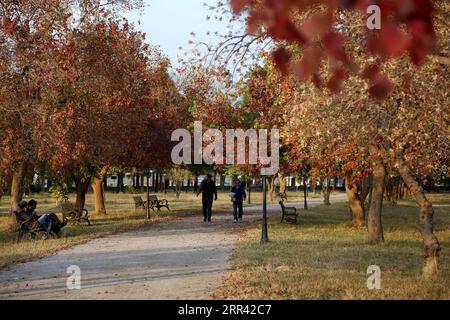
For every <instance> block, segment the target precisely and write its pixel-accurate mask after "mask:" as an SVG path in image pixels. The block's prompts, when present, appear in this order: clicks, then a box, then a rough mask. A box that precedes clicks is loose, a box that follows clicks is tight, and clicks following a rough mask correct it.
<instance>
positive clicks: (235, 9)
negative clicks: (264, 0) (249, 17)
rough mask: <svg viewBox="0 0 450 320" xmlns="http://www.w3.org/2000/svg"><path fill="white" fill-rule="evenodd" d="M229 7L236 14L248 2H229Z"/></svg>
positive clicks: (238, 0)
mask: <svg viewBox="0 0 450 320" xmlns="http://www.w3.org/2000/svg"><path fill="white" fill-rule="evenodd" d="M230 5H231V9H233V12H234V13H235V14H238V13H241V11H242V10H244V8H245V7H246V6H247V5H248V0H230Z"/></svg>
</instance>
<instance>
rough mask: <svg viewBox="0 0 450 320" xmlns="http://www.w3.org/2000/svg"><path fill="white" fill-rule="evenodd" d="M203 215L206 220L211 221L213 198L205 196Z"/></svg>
mask: <svg viewBox="0 0 450 320" xmlns="http://www.w3.org/2000/svg"><path fill="white" fill-rule="evenodd" d="M202 203H203V217H204V218H205V221H206V220H208V221H211V217H212V205H213V198H203V200H202Z"/></svg>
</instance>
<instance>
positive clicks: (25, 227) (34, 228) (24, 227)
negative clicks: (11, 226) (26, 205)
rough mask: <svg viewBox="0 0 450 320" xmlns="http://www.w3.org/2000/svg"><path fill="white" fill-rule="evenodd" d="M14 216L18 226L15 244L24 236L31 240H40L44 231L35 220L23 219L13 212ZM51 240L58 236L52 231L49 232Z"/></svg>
mask: <svg viewBox="0 0 450 320" xmlns="http://www.w3.org/2000/svg"><path fill="white" fill-rule="evenodd" d="M14 215H15V217H16V221H17V224H18V225H19V230H18V235H17V242H20V240H22V239H23V238H24V237H25V236H27V235H28V236H30V237H31V238H32V239H38V238H42V236H43V235H44V233H45V230H44V229H43V228H41V227H39V224H38V222H37V221H36V220H33V219H30V218H23V217H21V216H20V215H19V213H18V212H17V211H14ZM50 237H51V238H57V237H58V235H57V234H55V233H54V232H53V231H52V232H50Z"/></svg>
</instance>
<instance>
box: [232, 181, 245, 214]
mask: <svg viewBox="0 0 450 320" xmlns="http://www.w3.org/2000/svg"><path fill="white" fill-rule="evenodd" d="M231 196H232V201H233V209H234V222H235V223H236V222H238V221H239V220H241V221H242V217H243V214H244V209H243V204H244V200H245V199H246V198H247V193H246V192H245V188H244V187H243V186H242V185H241V181H240V180H236V182H235V183H234V187H233V189H231ZM238 210H239V213H238Z"/></svg>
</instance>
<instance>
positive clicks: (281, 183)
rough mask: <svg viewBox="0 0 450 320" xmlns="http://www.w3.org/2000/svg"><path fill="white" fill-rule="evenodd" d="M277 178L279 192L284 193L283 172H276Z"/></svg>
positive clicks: (284, 177) (284, 180)
mask: <svg viewBox="0 0 450 320" xmlns="http://www.w3.org/2000/svg"><path fill="white" fill-rule="evenodd" d="M278 180H279V181H280V193H286V176H285V175H284V172H279V173H278Z"/></svg>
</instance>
